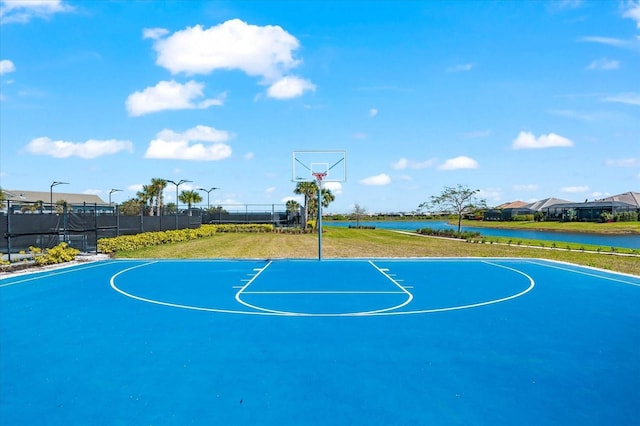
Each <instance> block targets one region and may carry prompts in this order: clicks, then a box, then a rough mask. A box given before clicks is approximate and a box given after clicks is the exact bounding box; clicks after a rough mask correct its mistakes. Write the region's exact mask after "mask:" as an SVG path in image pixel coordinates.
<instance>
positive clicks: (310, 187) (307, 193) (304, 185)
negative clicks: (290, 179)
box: [293, 182, 318, 223]
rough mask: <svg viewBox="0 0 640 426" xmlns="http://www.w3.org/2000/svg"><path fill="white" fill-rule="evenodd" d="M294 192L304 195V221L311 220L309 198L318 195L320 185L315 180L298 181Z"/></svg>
mask: <svg viewBox="0 0 640 426" xmlns="http://www.w3.org/2000/svg"><path fill="white" fill-rule="evenodd" d="M293 193H294V194H297V195H304V204H303V207H304V223H307V221H308V220H309V200H311V199H313V198H314V197H315V196H317V194H318V186H317V185H316V184H315V182H298V184H297V185H296V189H294V190H293Z"/></svg>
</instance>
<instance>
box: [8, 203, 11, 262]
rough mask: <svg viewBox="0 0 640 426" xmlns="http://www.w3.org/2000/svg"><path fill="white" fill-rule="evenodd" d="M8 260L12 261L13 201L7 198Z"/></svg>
mask: <svg viewBox="0 0 640 426" xmlns="http://www.w3.org/2000/svg"><path fill="white" fill-rule="evenodd" d="M7 260H8V261H9V263H11V201H10V200H7Z"/></svg>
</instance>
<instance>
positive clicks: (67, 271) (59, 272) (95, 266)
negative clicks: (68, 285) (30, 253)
mask: <svg viewBox="0 0 640 426" xmlns="http://www.w3.org/2000/svg"><path fill="white" fill-rule="evenodd" d="M114 263H116V262H114V261H111V262H106V263H99V264H93V265H89V266H84V267H81V268H75V269H65V270H63V271H58V272H51V273H50V274H44V275H38V276H37V277H31V278H25V279H22V280H18V281H13V282H10V283H7V284H0V288H1V287H8V286H10V285H15V284H22V283H26V282H29V281H36V280H41V279H43V278H50V277H55V276H57V275H63V274H69V273H71V272H76V271H84V270H86V269H91V268H97V267H99V266H105V265H112V264H114ZM35 273H37V272H35ZM5 279H6V278H5Z"/></svg>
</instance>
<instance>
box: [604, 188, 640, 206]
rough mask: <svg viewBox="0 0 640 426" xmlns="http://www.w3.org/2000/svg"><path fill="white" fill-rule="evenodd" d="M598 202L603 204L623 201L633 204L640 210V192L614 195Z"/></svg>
mask: <svg viewBox="0 0 640 426" xmlns="http://www.w3.org/2000/svg"><path fill="white" fill-rule="evenodd" d="M596 201H602V202H609V201H621V202H623V203H627V204H631V205H632V206H636V207H638V208H640V192H632V191H631V192H625V193H622V194H618V195H613V196H611V197H607V198H602V199H600V200H596Z"/></svg>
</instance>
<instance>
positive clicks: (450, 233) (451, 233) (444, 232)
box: [416, 228, 480, 240]
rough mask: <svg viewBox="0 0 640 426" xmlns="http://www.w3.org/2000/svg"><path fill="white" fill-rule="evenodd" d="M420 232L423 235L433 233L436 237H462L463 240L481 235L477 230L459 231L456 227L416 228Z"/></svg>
mask: <svg viewBox="0 0 640 426" xmlns="http://www.w3.org/2000/svg"><path fill="white" fill-rule="evenodd" d="M416 232H417V233H418V234H422V235H433V236H436V237H445V238H460V239H462V240H468V239H473V238H478V237H480V233H479V232H477V231H462V232H460V233H458V231H456V230H455V229H432V228H422V229H418V230H416Z"/></svg>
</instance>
